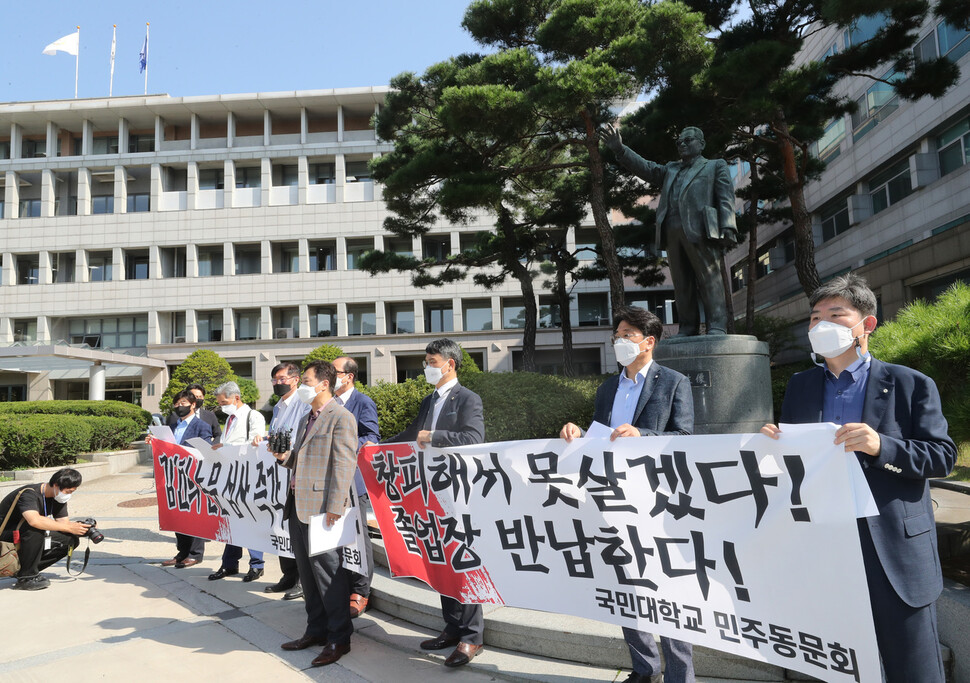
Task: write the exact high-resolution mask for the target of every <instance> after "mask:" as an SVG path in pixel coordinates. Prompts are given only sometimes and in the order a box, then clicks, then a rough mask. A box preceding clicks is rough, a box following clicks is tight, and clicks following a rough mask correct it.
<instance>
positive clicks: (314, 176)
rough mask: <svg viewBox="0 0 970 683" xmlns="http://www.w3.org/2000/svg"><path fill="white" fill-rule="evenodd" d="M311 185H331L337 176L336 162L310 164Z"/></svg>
mask: <svg viewBox="0 0 970 683" xmlns="http://www.w3.org/2000/svg"><path fill="white" fill-rule="evenodd" d="M309 171H310V184H311V185H331V184H333V183H334V182H335V179H336V177H337V172H336V165H335V164H332V163H331V164H310V167H309Z"/></svg>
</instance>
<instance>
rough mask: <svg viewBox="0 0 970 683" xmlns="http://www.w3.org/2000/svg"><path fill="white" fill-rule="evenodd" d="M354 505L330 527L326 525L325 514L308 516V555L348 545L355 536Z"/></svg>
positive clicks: (355, 519)
mask: <svg viewBox="0 0 970 683" xmlns="http://www.w3.org/2000/svg"><path fill="white" fill-rule="evenodd" d="M358 515H359V511H358V509H357V508H356V507H354V508H350V510H349V511H348V512H347V513H346V514H345V515H342V516H341V517H340V519H338V520H337V521H336V522H334V525H333V526H332V527H329V528H328V527H327V515H326V514H323V515H313V517H311V518H310V555H319V554H320V553H324V552H326V551H328V550H333V549H334V548H342V547H343V546H345V545H350V544H351V543H353V542H354V540H355V539H356V538H357V517H358Z"/></svg>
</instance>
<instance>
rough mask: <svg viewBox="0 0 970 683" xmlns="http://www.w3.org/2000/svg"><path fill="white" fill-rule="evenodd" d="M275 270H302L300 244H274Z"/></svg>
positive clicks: (296, 271)
mask: <svg viewBox="0 0 970 683" xmlns="http://www.w3.org/2000/svg"><path fill="white" fill-rule="evenodd" d="M273 247H274V248H273V251H274V252H275V253H274V254H273V261H274V263H273V272H274V273H298V272H300V246H299V245H298V244H296V243H293V242H286V243H283V244H274V245H273Z"/></svg>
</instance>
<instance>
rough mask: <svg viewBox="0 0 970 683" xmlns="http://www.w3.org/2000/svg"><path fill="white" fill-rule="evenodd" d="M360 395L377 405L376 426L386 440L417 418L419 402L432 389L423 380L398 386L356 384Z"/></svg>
mask: <svg viewBox="0 0 970 683" xmlns="http://www.w3.org/2000/svg"><path fill="white" fill-rule="evenodd" d="M356 389H357V390H358V391H360V393H362V394H365V395H367V396H370V397H371V398H372V399H373V400H374V403H376V404H377V426H378V429H380V433H381V438H382V439H387V438H389V437H392V436H394V435H395V434H397V433H398V432H402V431H404V429H405V428H406V427H407V426H408V425H409V424H411V421H412V420H413V419H414V418H415V417H417V415H418V408H420V407H421V400H422V399H423V398H424V397H425V396H427V395H428V394H430V393H431V392H432V391H433V390H434V387H432V386H431V385H430V384H428V383H427V382H425V381H424V378H419V379H409V380H407V381H406V382H402V383H400V384H391V383H390V382H384V381H381V382H378V383H377V384H373V385H365V384H357V387H356Z"/></svg>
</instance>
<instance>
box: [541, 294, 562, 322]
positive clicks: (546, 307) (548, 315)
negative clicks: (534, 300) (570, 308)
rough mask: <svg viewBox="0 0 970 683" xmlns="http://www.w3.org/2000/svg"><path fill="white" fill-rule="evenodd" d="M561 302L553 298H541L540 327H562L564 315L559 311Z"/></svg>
mask: <svg viewBox="0 0 970 683" xmlns="http://www.w3.org/2000/svg"><path fill="white" fill-rule="evenodd" d="M559 311H560V309H559V302H558V301H555V300H553V299H552V298H542V299H540V300H539V328H540V329H546V328H553V327H562V317H561V316H560V313H559Z"/></svg>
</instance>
